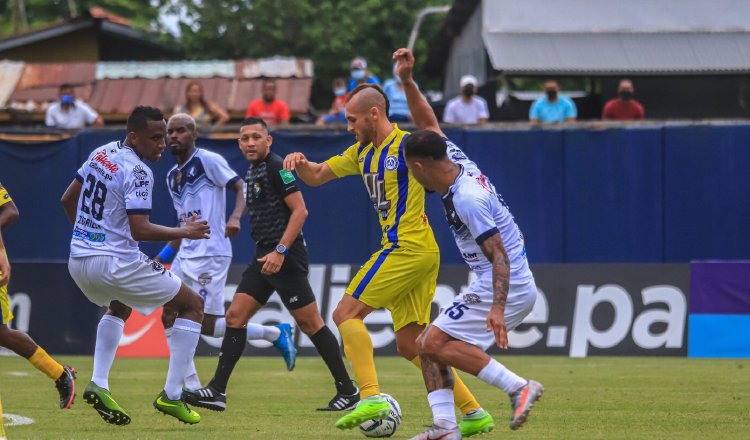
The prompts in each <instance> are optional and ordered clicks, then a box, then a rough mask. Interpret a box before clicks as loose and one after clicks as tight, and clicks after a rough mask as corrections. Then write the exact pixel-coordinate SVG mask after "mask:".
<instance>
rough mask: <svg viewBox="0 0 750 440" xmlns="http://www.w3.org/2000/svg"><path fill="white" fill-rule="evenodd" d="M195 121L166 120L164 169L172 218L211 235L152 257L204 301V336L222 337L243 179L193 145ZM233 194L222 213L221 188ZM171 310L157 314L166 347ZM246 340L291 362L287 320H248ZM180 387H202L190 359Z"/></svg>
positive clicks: (186, 117)
mask: <svg viewBox="0 0 750 440" xmlns="http://www.w3.org/2000/svg"><path fill="white" fill-rule="evenodd" d="M197 136H198V135H197V132H196V129H195V120H194V119H193V118H192V117H191V116H190V115H188V114H186V113H177V114H175V115H173V116H172V117H170V118H169V121H167V142H168V144H169V149H170V151H171V153H172V154H173V155H174V156H175V157H176V158H177V164H176V165H175V166H173V167H172V169H170V170H169V172H168V173H167V187H168V188H169V194H170V196H171V197H172V204H173V205H174V209H175V211H176V212H177V220H178V222H179V223H180V224H181V225H184V224H185V223H186V222H187V221H188V220H189V219H190V218H192V217H193V216H194V215H195V216H196V217H197V219H199V220H205V221H207V222H208V225H209V226H210V228H211V230H212V231H214V234H212V235H211V238H209V239H208V240H190V239H183V240H173V241H170V243H169V244H167V246H165V247H164V249H162V251H161V253H160V254H159V256H157V257H156V258H155V259H154V260H155V261H158V262H165V263H168V262H169V260H170V258H171V257H172V255H174V254H175V252H177V256H176V257H174V260H173V261H172V265H171V268H170V270H171V271H172V272H173V273H174V274H175V275H177V276H179V277H180V278H181V279H182V281H183V282H184V283H185V284H187V285H188V286H189V287H190V288H192V289H193V290H195V291H196V292H198V293H199V294H200V296H201V297H202V298H203V300H204V318H203V329H202V333H203V334H204V335H208V336H213V337H217V338H221V337H223V336H224V333H225V331H226V319H225V318H224V286H225V284H226V281H227V274H228V272H229V265H230V264H231V263H232V243H231V242H230V241H229V237H231V236H236V235H237V234H238V233H239V231H240V218H241V217H242V215H243V213H244V209H245V196H244V194H243V189H244V181H243V180H242V179H241V178H240V177H239V176H238V175H237V173H235V172H234V170H232V169H231V168H230V167H229V164H228V163H227V161H226V159H224V158H223V157H222V156H221V155H219V154H216V153H214V152H211V151H208V150H205V149H201V148H196V146H195V141H196V138H197ZM227 188H229V189H231V190H233V191H234V192H235V194H236V198H235V204H234V209H233V211H232V214H231V215H230V216H229V219H228V220H225V218H226V217H225V216H226V189H227ZM174 317H175V312H174V311H172V310H170V309H168V308H165V309H164V313H163V315H162V321H163V323H164V328H165V329H166V334H167V342H168V343H169V345H170V346H171V339H172V338H171V334H172V331H173V322H174ZM248 338H249V339H265V340H267V341H269V342H273V343H274V345H275V346H276V347H277V348H278V349H279V350H280V351H282V355H284V354H285V353H284V352H285V350H286V352H288V353H287V355H285V356H284V357H285V359H286V358H290V359H291V362H292V363H291V365H292V366H293V365H294V357H296V349H295V347H294V343H293V340H292V331H291V326H290V325H289V324H279V325H278V326H262V325H258V324H248ZM185 386H186V387H187V388H188V389H190V390H196V389H199V388H201V383H200V380H199V379H198V373H197V371H196V369H195V365H194V363H191V364H190V366H189V367H188V373H187V375H186V377H185Z"/></svg>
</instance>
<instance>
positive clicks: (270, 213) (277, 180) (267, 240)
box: [245, 152, 302, 248]
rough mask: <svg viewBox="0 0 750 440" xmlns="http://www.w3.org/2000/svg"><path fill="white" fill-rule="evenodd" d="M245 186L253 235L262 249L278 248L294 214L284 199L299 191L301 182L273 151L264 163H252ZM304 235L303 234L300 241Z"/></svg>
mask: <svg viewBox="0 0 750 440" xmlns="http://www.w3.org/2000/svg"><path fill="white" fill-rule="evenodd" d="M245 183H246V184H247V196H246V200H245V201H246V204H247V208H248V211H249V213H250V226H251V227H252V233H251V236H252V237H253V240H255V242H256V243H257V244H258V247H263V248H268V247H274V246H276V245H277V244H278V243H279V240H281V237H282V236H283V235H284V231H286V226H287V224H289V216H290V215H291V211H290V210H289V208H288V207H287V206H286V203H284V198H285V197H286V196H288V195H289V194H292V193H295V192H297V191H299V186H297V181H296V179H295V178H294V175H293V174H292V173H291V172H290V171H286V170H285V169H284V163H283V161H282V159H281V157H280V156H279V155H277V154H274V153H270V152H269V153H268V156H266V158H265V159H264V160H263V162H260V163H258V164H253V163H251V164H250V168H248V170H247V175H246V176H245ZM301 236H302V233H300V235H299V237H297V239H299V238H300V237H301Z"/></svg>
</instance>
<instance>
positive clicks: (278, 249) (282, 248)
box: [274, 243, 289, 256]
mask: <svg viewBox="0 0 750 440" xmlns="http://www.w3.org/2000/svg"><path fill="white" fill-rule="evenodd" d="M274 250H275V251H276V252H278V253H280V254H281V255H284V256H286V255H289V249H287V248H286V246H284V245H283V244H281V243H279V244H277V245H276V248H275V249H274Z"/></svg>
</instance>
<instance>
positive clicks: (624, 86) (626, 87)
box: [617, 79, 634, 92]
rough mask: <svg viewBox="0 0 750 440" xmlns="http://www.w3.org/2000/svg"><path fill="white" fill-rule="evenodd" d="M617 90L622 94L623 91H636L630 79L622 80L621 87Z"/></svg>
mask: <svg viewBox="0 0 750 440" xmlns="http://www.w3.org/2000/svg"><path fill="white" fill-rule="evenodd" d="M617 90H618V91H620V92H622V91H628V92H632V91H634V89H633V82H632V81H630V80H629V79H623V80H620V85H619V86H618V87H617Z"/></svg>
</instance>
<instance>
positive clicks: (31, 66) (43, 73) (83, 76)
mask: <svg viewBox="0 0 750 440" xmlns="http://www.w3.org/2000/svg"><path fill="white" fill-rule="evenodd" d="M95 70H96V63H26V65H25V66H24V69H23V73H22V74H21V79H20V81H18V85H17V88H19V89H32V88H38V87H59V86H61V85H63V84H65V83H67V84H72V85H83V84H91V83H92V82H94V72H95ZM56 95H57V93H55V96H56Z"/></svg>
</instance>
